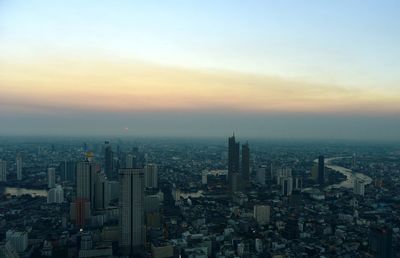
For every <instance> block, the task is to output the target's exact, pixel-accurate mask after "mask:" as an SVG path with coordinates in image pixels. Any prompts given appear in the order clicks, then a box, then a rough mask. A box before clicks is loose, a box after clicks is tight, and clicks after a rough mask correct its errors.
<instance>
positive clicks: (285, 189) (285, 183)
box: [282, 177, 293, 196]
mask: <svg viewBox="0 0 400 258" xmlns="http://www.w3.org/2000/svg"><path fill="white" fill-rule="evenodd" d="M292 191H293V179H292V178H291V177H286V178H284V179H283V180H282V195H283V196H290V195H291V194H292Z"/></svg>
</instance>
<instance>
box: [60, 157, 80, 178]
mask: <svg viewBox="0 0 400 258" xmlns="http://www.w3.org/2000/svg"><path fill="white" fill-rule="evenodd" d="M60 177H61V181H70V182H75V181H76V162H75V161H73V160H68V161H67V160H64V161H61V162H60Z"/></svg>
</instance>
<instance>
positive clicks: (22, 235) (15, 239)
mask: <svg viewBox="0 0 400 258" xmlns="http://www.w3.org/2000/svg"><path fill="white" fill-rule="evenodd" d="M6 241H9V242H10V244H11V245H12V246H13V247H14V248H15V250H16V251H17V252H18V253H22V252H23V251H25V250H26V248H28V233H27V232H25V231H23V232H21V231H15V230H11V229H10V230H8V231H7V232H6Z"/></svg>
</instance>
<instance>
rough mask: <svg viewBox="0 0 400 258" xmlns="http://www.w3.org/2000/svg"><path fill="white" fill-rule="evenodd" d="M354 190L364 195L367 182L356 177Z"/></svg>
mask: <svg viewBox="0 0 400 258" xmlns="http://www.w3.org/2000/svg"><path fill="white" fill-rule="evenodd" d="M353 192H354V194H357V195H361V196H364V193H365V182H364V181H363V180H360V179H355V180H354V182H353Z"/></svg>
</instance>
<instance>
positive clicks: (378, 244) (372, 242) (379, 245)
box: [369, 226, 393, 258]
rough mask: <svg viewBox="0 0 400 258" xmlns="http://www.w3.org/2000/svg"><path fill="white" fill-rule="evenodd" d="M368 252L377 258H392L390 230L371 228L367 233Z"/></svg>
mask: <svg viewBox="0 0 400 258" xmlns="http://www.w3.org/2000/svg"><path fill="white" fill-rule="evenodd" d="M369 250H370V252H371V253H372V255H374V257H377V258H392V257H393V250H392V229H391V228H389V227H387V226H372V227H371V228H370V232H369Z"/></svg>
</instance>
